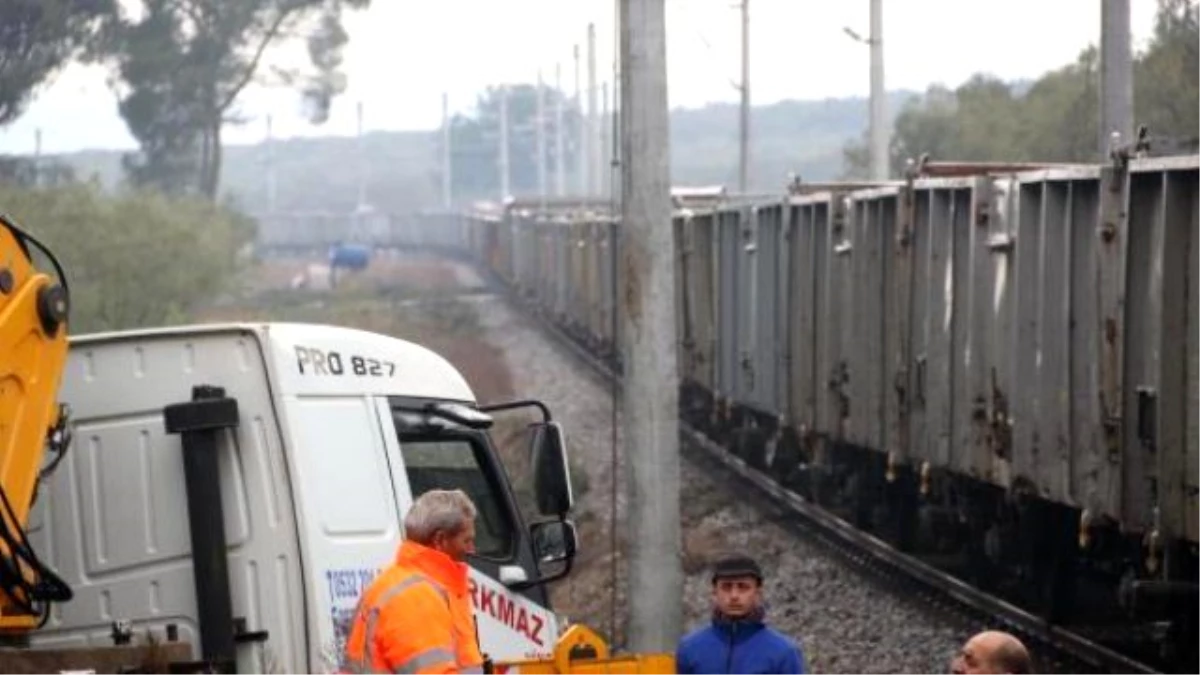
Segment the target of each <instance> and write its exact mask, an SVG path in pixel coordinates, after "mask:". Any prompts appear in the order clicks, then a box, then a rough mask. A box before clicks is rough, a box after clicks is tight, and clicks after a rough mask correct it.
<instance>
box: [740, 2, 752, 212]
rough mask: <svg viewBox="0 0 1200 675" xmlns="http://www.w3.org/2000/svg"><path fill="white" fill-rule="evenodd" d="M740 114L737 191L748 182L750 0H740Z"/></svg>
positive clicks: (743, 189)
mask: <svg viewBox="0 0 1200 675" xmlns="http://www.w3.org/2000/svg"><path fill="white" fill-rule="evenodd" d="M740 89H741V92H742V114H741V125H740V139H739V143H738V192H741V193H742V194H745V193H746V190H747V188H748V186H749V184H750V0H742V83H741V87H740Z"/></svg>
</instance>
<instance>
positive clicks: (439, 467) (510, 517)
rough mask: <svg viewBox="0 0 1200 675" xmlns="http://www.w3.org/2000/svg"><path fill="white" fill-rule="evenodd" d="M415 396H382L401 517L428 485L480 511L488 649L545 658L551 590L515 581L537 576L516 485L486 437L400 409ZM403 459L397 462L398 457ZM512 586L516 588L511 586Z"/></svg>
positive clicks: (551, 631)
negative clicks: (462, 497) (463, 496)
mask: <svg viewBox="0 0 1200 675" xmlns="http://www.w3.org/2000/svg"><path fill="white" fill-rule="evenodd" d="M393 403H402V405H403V407H405V408H409V409H411V408H413V407H419V405H417V406H414V405H413V404H412V402H411V401H409V402H402V400H400V401H397V400H393V401H388V400H387V399H379V401H378V403H377V408H376V410H377V412H378V414H379V419H380V422H381V425H382V427H383V429H384V434H383V435H384V437H385V443H386V444H387V446H388V447H387V455H388V457H390V458H397V457H398V462H397V463H394V464H393V468H392V471H391V476H392V480H393V482H394V486H395V494H396V496H397V500H398V504H399V511H400V513H401V515H402V516H403V514H405V513H407V512H408V509H409V507H410V506H411V505H412V501H413V500H414V499H416V498H417V497H419V496H420V495H422V494H424V493H425V492H427V491H428V490H432V489H443V490H453V489H460V490H463V491H464V492H466V493H467V495H469V496H470V497H471V500H472V501H473V502H474V503H475V507H476V509H477V510H478V514H479V515H478V517H477V518H476V522H475V526H476V530H475V549H476V552H475V555H474V556H473V557H472V559H471V560H470V561H469V562H470V565H471V568H472V573H471V582H472V583H471V595H472V598H471V599H472V602H473V603H474V606H475V615H476V621H477V625H478V630H479V638H480V646H481V649H482V651H483V652H484V653H485V654H487V655H488V656H490V657H491V658H493V659H495V660H500V659H525V658H535V657H542V656H546V655H548V654H549V653H550V651H551V650H552V649H553V646H554V642H555V640H556V639H557V636H558V627H557V622H556V620H555V617H554V615H553V613H552V612H551V611H550V610H549V609H547V607H548V602H547V599H546V590H545V588H544V587H541V586H537V587H533V588H529V589H525V590H524V591H516V590H514V589H513V588H510V586H509V585H512V586H517V585H519V582H520V581H522V580H524V579H527V578H533V577H535V576H536V575H537V568H536V566H535V564H534V560H533V552H532V547H531V544H530V541H529V534H528V532H527V531H526V529H525V527H524V525H523V523H522V521H521V517H520V514H519V511H518V509H517V503H516V499H515V497H514V495H513V491H512V488H511V486H510V485H509V483H508V480H507V478H506V475H505V473H504V471H503V468H502V466H501V465H500V462H499V460H498V458H497V457H496V455H495V452H494V451H493V449H492V448H491V446H490V444H489V443H488V441H487V437H486V436H485V435H484V434H483V433H481V432H479V431H474V430H470V429H466V428H463V427H458V426H457V425H454V424H453V423H450V422H448V421H446V422H445V423H444V424H443V423H441V422H442V420H437V422H438V424H429V423H428V422H429V420H428V418H427V417H425V416H423V415H419V414H414V413H409V412H404V411H400V410H397V409H395V407H394V406H393ZM393 461H394V462H396V460H393ZM506 584H509V585H506Z"/></svg>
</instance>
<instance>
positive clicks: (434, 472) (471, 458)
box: [400, 427, 515, 560]
mask: <svg viewBox="0 0 1200 675" xmlns="http://www.w3.org/2000/svg"><path fill="white" fill-rule="evenodd" d="M401 428H403V427H401ZM482 452H483V448H482V447H481V446H480V445H479V444H478V441H476V440H473V439H471V438H470V437H469V436H467V435H458V434H454V435H449V434H447V435H443V434H438V435H436V436H430V435H410V434H405V433H403V432H402V433H401V434H400V453H401V455H402V456H403V457H404V467H405V469H406V470H407V472H408V483H409V485H410V486H411V487H412V495H413V499H416V498H417V497H420V496H421V495H422V494H424V493H425V492H426V491H428V490H433V489H440V490H455V489H458V490H462V491H463V492H466V493H467V495H469V496H470V497H471V501H473V502H475V508H476V510H477V511H478V512H479V515H478V517H477V518H476V519H475V552H476V555H477V556H479V557H482V558H493V559H500V560H510V559H511V558H512V557H513V553H514V541H513V540H514V538H515V537H514V536H513V535H514V528H513V525H512V520H511V518H510V517H509V514H508V511H507V509H506V508H505V500H504V499H502V498H501V495H502V492H501V491H500V490H499V489H498V481H497V479H496V476H494V475H493V474H492V473H491V471H490V470H489V468H488V467H487V465H486V464H485V463H484V462H482V461H481V456H482V455H481V453H482Z"/></svg>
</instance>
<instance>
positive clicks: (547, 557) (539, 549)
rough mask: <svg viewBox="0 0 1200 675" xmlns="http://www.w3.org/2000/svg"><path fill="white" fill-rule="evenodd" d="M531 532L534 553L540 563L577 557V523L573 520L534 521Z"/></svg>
mask: <svg viewBox="0 0 1200 675" xmlns="http://www.w3.org/2000/svg"><path fill="white" fill-rule="evenodd" d="M529 533H530V535H532V537H533V555H534V558H535V559H536V560H537V563H538V565H542V564H545V563H556V562H563V561H566V560H570V559H571V558H574V557H575V550H576V548H575V547H576V544H577V540H576V538H575V524H574V523H572V522H571V521H569V520H549V521H546V522H542V523H534V524H533V525H532V526H530V528H529Z"/></svg>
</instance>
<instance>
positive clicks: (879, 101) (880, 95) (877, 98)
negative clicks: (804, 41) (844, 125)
mask: <svg viewBox="0 0 1200 675" xmlns="http://www.w3.org/2000/svg"><path fill="white" fill-rule="evenodd" d="M870 43H871V178H872V179H873V180H887V177H888V133H887V126H886V125H887V92H886V91H885V90H884V87H883V0H871V39H870Z"/></svg>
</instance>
